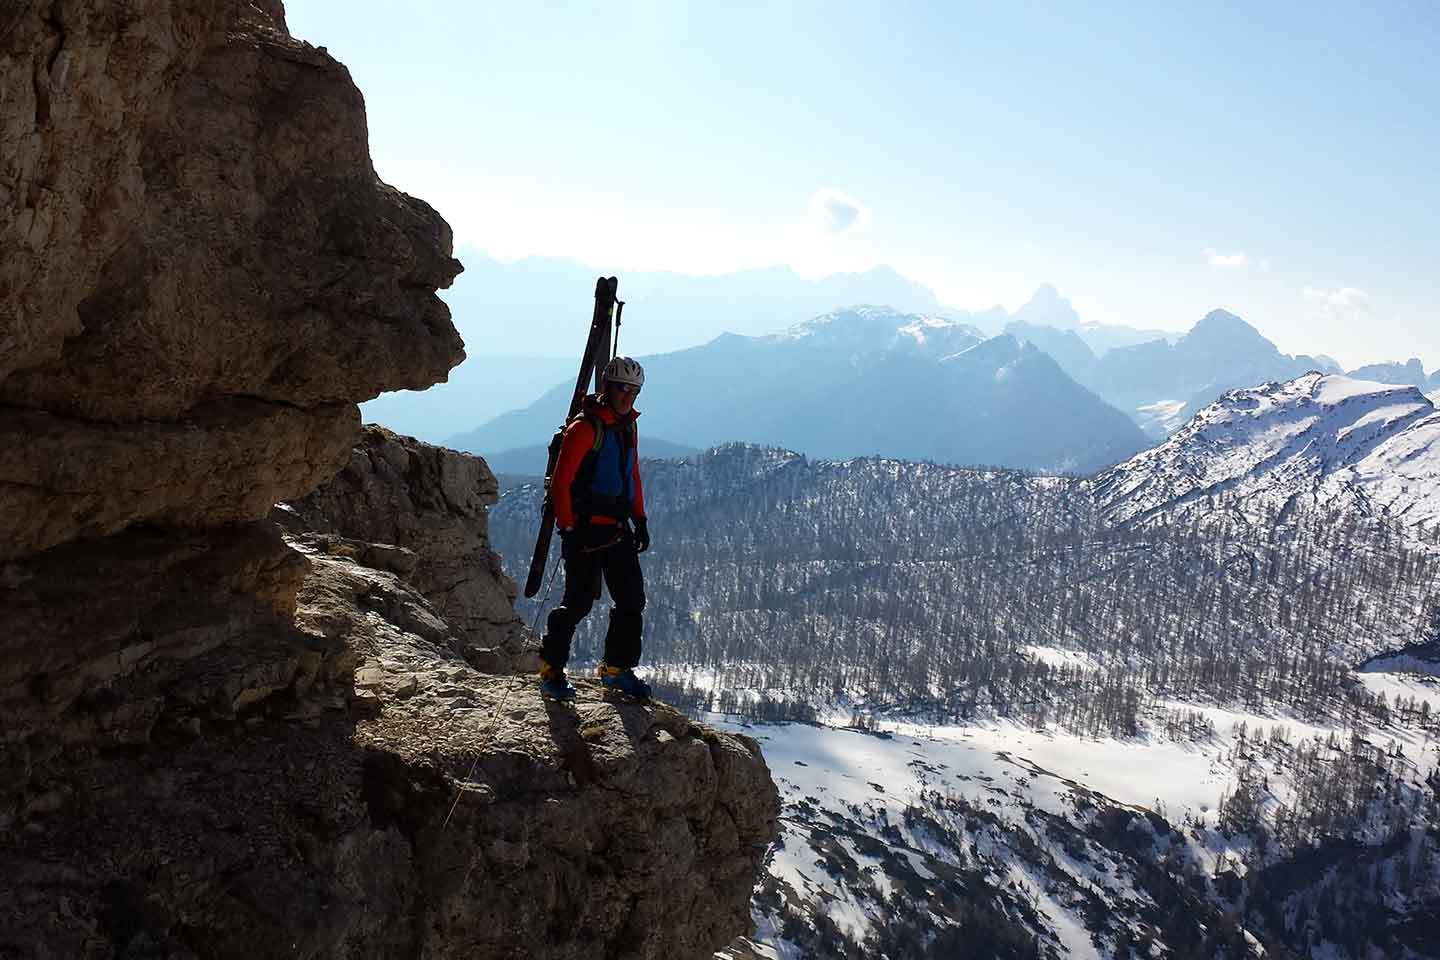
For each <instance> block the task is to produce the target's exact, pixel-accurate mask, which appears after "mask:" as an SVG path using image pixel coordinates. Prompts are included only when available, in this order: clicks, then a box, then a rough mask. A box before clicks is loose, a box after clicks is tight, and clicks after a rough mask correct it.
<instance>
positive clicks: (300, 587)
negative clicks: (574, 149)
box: [0, 0, 777, 958]
mask: <svg viewBox="0 0 1440 960" xmlns="http://www.w3.org/2000/svg"><path fill="white" fill-rule="evenodd" d="M0 82H3V84H4V89H5V91H6V97H5V99H4V101H3V109H0V245H3V256H0V443H3V444H4V445H5V449H6V451H7V454H6V456H5V457H4V458H3V459H0V957H3V958H9V957H27V958H29V957H38V958H48V957H55V958H60V957H64V958H70V957H121V956H124V957H140V956H143V957H267V956H286V957H371V956H373V957H403V956H422V955H423V956H432V957H444V956H461V955H464V956H468V957H547V958H548V957H554V958H561V957H566V958H568V957H577V958H578V957H589V956H615V957H621V956H624V957H654V958H658V957H666V958H670V957H700V956H706V955H708V954H709V953H711V952H713V951H714V950H716V949H718V948H720V947H722V946H724V945H725V944H726V943H728V942H730V941H731V940H733V939H734V938H735V937H737V936H739V935H741V934H744V933H745V932H746V931H747V930H748V928H749V926H750V922H751V921H750V916H749V911H748V901H749V896H750V892H751V888H752V886H753V882H754V879H755V876H756V872H757V870H758V867H759V864H760V860H761V857H762V855H763V852H764V848H765V846H766V844H768V842H769V841H770V839H771V837H772V836H773V833H774V827H775V816H776V812H777V801H776V792H775V787H774V784H773V782H772V781H771V778H770V775H769V772H768V770H767V769H766V766H765V764H764V761H763V759H762V758H761V757H760V754H759V749H758V747H757V746H756V745H755V743H754V742H753V741H749V740H747V739H746V738H744V737H739V736H734V735H728V734H721V733H717V732H715V731H712V730H709V729H707V728H704V727H701V726H699V725H696V724H694V723H692V722H690V721H689V720H687V719H685V718H684V717H682V716H681V715H680V714H678V713H676V712H675V711H673V710H671V709H669V708H668V707H666V706H664V705H662V704H653V705H652V704H647V705H640V704H632V703H628V702H616V701H611V700H607V699H605V698H604V697H603V696H602V695H601V693H600V691H599V690H598V689H597V688H595V687H593V686H591V685H587V684H583V683H582V684H581V696H580V699H579V701H578V703H577V704H576V705H575V706H574V707H573V708H553V707H547V706H546V705H545V704H543V703H542V701H540V699H539V698H538V697H537V695H536V690H535V687H534V683H533V679H532V678H531V677H529V676H526V675H523V674H521V673H517V672H516V671H517V670H521V669H525V668H527V667H528V666H529V664H528V663H527V661H528V660H529V656H528V647H529V640H530V636H529V634H528V632H527V631H526V629H525V627H524V625H523V624H521V623H520V622H519V620H518V619H517V618H516V616H515V614H514V610H513V605H512V604H513V598H514V593H515V588H514V584H513V583H512V582H511V581H509V579H508V578H507V577H505V575H504V574H503V573H502V572H501V569H500V564H499V558H498V557H497V556H496V555H495V554H494V553H493V552H492V551H491V550H490V547H489V541H488V535H487V531H486V523H487V518H486V511H487V508H488V506H489V504H490V503H492V502H493V501H494V499H495V496H496V493H495V482H494V478H493V476H491V474H490V472H489V469H488V468H487V467H486V466H485V464H484V462H483V461H481V460H479V459H478V458H475V457H470V456H467V455H464V454H458V453H454V452H452V451H447V450H442V449H439V448H434V447H427V446H426V445H424V444H420V443H418V442H416V441H413V440H410V439H409V438H403V437H399V436H396V435H395V434H392V433H389V432H387V431H383V430H379V429H367V430H365V431H364V432H363V433H362V431H361V429H360V423H359V415H358V410H357V407H356V403H357V402H358V401H361V400H365V399H368V398H370V397H373V396H375V395H376V394H378V393H379V392H381V391H384V390H391V389H396V388H401V387H410V388H423V387H425V386H427V385H430V384H433V383H436V382H438V381H440V380H443V379H444V378H445V377H446V376H447V373H448V371H449V370H450V369H451V368H452V367H453V366H454V365H455V364H457V363H459V362H460V361H461V360H462V359H463V357H464V352H463V345H462V344H461V341H460V338H459V336H458V335H457V334H456V332H455V329H454V327H453V325H452V324H451V322H450V319H449V314H448V311H447V309H446V308H445V306H444V304H443V303H442V302H441V301H440V300H439V298H438V297H437V296H436V293H435V291H436V290H437V289H438V288H441V287H444V286H446V285H448V284H449V282H450V281H451V279H452V278H453V277H454V276H455V274H456V273H457V272H458V271H459V269H460V265H459V264H458V262H457V261H455V260H454V259H453V257H452V256H451V241H450V232H449V228H448V226H447V225H446V224H445V222H444V220H443V219H442V218H441V217H440V216H439V215H438V214H437V213H436V212H435V211H434V210H432V209H431V208H430V207H429V206H427V205H426V204H425V203H424V202H423V201H420V200H417V199H415V198H412V197H409V196H406V195H405V194H403V193H400V192H399V191H396V190H394V189H393V188H391V187H389V186H387V185H385V184H384V183H382V182H381V181H380V180H379V179H378V178H377V177H376V175H375V173H374V171H373V168H372V166H371V163H370V158H369V152H368V145H367V138H366V128H365V117H364V110H363V103H362V100H361V97H360V93H359V91H358V90H356V88H355V86H354V85H353V83H351V81H350V78H349V75H348V73H347V72H346V70H345V68H344V67H343V66H341V65H340V64H338V63H337V62H335V61H334V60H333V59H332V58H330V57H329V55H328V54H326V53H325V51H324V50H323V49H317V48H315V47H311V46H310V45H308V44H305V43H302V42H299V41H296V40H294V39H293V38H291V37H290V36H289V34H288V32H287V30H286V27H285V21H284V12H283V10H282V9H281V7H280V5H279V4H278V3H277V2H274V0H255V2H242V0H108V2H94V3H70V2H64V0H62V2H58V3H47V4H21V5H18V6H15V7H14V9H9V8H7V9H6V11H5V12H3V13H0ZM317 487H318V488H319V489H317ZM277 503H281V506H279V507H278V508H277V507H276V506H275V505H276V504H277Z"/></svg>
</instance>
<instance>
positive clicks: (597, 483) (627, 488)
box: [570, 410, 635, 520]
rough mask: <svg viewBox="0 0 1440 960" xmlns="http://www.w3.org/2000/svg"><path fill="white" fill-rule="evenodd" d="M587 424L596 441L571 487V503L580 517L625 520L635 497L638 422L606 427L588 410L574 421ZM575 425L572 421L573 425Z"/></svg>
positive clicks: (592, 444)
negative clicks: (636, 424) (592, 430)
mask: <svg viewBox="0 0 1440 960" xmlns="http://www.w3.org/2000/svg"><path fill="white" fill-rule="evenodd" d="M581 419H583V420H586V421H588V422H589V424H590V426H591V427H592V428H593V429H594V431H595V439H594V440H593V441H591V443H590V450H589V452H588V453H586V454H585V459H584V460H582V461H580V468H579V469H578V470H576V471H575V481H574V483H572V484H571V485H570V501H571V503H572V504H573V505H574V510H575V513H576V515H577V516H581V517H585V518H586V519H588V518H590V517H592V516H603V517H611V518H613V519H615V520H626V519H628V518H629V516H630V506H631V504H632V503H633V501H634V496H635V490H634V485H635V480H634V469H635V420H634V418H633V417H632V418H629V419H626V420H625V421H623V422H621V423H613V424H612V423H606V422H605V421H604V420H602V419H600V417H598V416H596V415H595V414H593V413H591V412H590V411H589V410H586V411H583V412H581V413H580V414H578V415H577V416H576V417H575V420H581ZM574 422H575V421H574V420H572V421H571V423H574Z"/></svg>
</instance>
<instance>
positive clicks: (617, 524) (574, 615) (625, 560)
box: [540, 357, 650, 700]
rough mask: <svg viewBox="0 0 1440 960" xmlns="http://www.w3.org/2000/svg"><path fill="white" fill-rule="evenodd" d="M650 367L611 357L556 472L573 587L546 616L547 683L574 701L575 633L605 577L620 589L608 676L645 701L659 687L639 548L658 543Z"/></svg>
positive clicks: (546, 688) (613, 592) (551, 692)
mask: <svg viewBox="0 0 1440 960" xmlns="http://www.w3.org/2000/svg"><path fill="white" fill-rule="evenodd" d="M644 384H645V371H644V370H643V369H641V367H640V364H638V363H636V362H635V361H634V360H632V359H631V358H629V357H615V358H614V359H612V360H611V361H610V362H609V363H607V364H606V365H605V370H604V372H603V374H602V375H601V391H600V393H598V394H594V395H592V396H589V397H586V398H585V402H584V404H583V406H582V407H581V410H580V413H579V414H578V415H577V416H576V417H575V418H574V419H572V420H571V421H570V423H569V424H567V425H566V427H565V438H564V440H563V442H562V443H561V446H560V459H559V460H558V461H557V462H556V465H555V472H554V474H553V475H552V476H551V479H550V496H551V499H552V501H553V503H554V506H555V526H556V527H557V528H559V530H560V543H561V547H560V555H561V557H562V558H563V559H564V562H565V595H564V597H563V599H561V601H560V606H558V607H556V608H555V609H554V610H552V611H550V616H549V617H548V618H547V619H546V621H545V637H544V639H543V640H542V641H541V644H540V691H541V693H542V694H544V695H545V696H546V697H549V698H551V699H555V700H571V699H574V697H575V688H574V687H573V686H571V685H570V683H569V681H568V680H567V679H566V678H565V665H566V663H567V662H569V660H570V638H571V637H572V636H574V634H575V627H576V626H577V625H578V624H579V623H580V621H581V620H583V619H584V618H585V615H586V614H587V613H589V612H590V607H591V605H592V604H593V603H594V602H595V597H596V596H598V595H599V593H600V576H601V574H602V573H603V575H604V577H605V585H606V586H607V587H608V588H609V590H610V599H611V603H612V606H611V607H610V624H609V628H608V629H607V630H606V631H605V659H604V661H603V662H602V663H601V664H600V671H599V672H600V682H601V683H603V684H604V685H605V686H606V687H607V688H610V689H614V690H618V691H620V692H622V693H626V694H629V695H630V696H633V697H637V698H640V699H644V698H646V697H649V696H650V687H649V685H648V684H646V683H645V681H644V680H641V679H640V678H639V677H637V676H636V675H635V669H634V668H635V665H636V664H637V663H639V662H640V630H641V625H642V621H641V612H642V611H643V610H644V609H645V578H644V576H643V574H642V573H641V571H640V560H639V555H640V554H642V553H644V552H645V551H646V550H648V549H649V548H650V531H649V527H648V524H647V522H646V519H645V496H644V491H643V489H642V487H641V485H640V458H639V455H638V453H637V451H636V432H635V418H636V417H638V416H639V415H640V414H639V412H638V411H637V410H635V398H636V396H637V395H638V394H639V393H640V388H641V387H642V386H644Z"/></svg>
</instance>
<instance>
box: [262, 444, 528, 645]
mask: <svg viewBox="0 0 1440 960" xmlns="http://www.w3.org/2000/svg"><path fill="white" fill-rule="evenodd" d="M499 496H500V490H499V485H498V484H497V483H496V480H495V475H494V474H493V473H491V472H490V467H489V466H488V465H487V464H486V463H485V461H484V460H482V459H481V458H479V457H477V456H473V455H471V454H468V453H460V452H457V451H455V450H447V449H445V448H444V447H436V446H431V445H430V444H427V443H422V442H420V441H419V440H416V439H415V438H413V437H405V436H401V435H399V434H396V433H393V432H392V431H390V430H387V429H385V428H384V427H381V426H377V425H375V424H367V425H366V426H365V428H364V430H363V432H362V434H361V437H360V441H359V443H357V444H356V445H355V447H354V448H353V449H352V450H351V451H350V462H349V463H347V464H346V465H345V467H344V469H342V470H341V471H340V472H339V473H338V474H337V475H336V476H335V477H333V478H332V479H331V480H329V481H327V482H326V483H325V484H323V485H322V486H321V487H319V488H318V489H316V490H314V491H313V492H311V493H310V494H308V495H307V496H305V497H304V498H302V499H299V500H295V501H292V502H291V503H289V504H287V505H286V507H285V508H284V509H282V510H280V511H277V514H276V516H277V519H279V520H280V521H281V522H282V523H283V524H285V525H286V527H287V528H288V529H291V530H296V531H298V530H307V531H315V532H320V533H335V534H339V535H340V536H342V537H345V538H348V539H351V540H355V541H361V542H366V543H370V544H391V545H394V546H395V547H397V548H400V549H401V550H404V551H407V552H410V553H412V554H413V555H414V561H413V566H412V568H411V569H408V570H401V571H397V572H401V573H402V574H403V575H404V576H405V579H406V580H407V581H409V582H410V583H411V584H413V585H414V586H415V588H416V589H417V590H419V591H420V593H421V594H423V595H424V597H425V599H427V600H428V601H429V602H430V603H431V605H433V606H434V607H435V609H436V611H437V612H438V613H439V614H440V615H441V616H442V617H444V618H445V621H446V622H447V623H449V624H450V625H451V626H453V627H454V628H455V629H456V630H457V631H459V633H460V634H461V635H462V636H463V637H465V638H466V639H467V641H468V653H467V655H468V656H469V658H470V661H471V662H472V663H474V664H476V665H477V666H479V667H481V668H482V669H487V670H491V671H520V672H528V671H531V670H533V669H534V668H535V659H534V650H533V649H531V647H533V646H534V644H533V643H532V644H527V640H526V634H527V632H528V631H526V629H525V626H524V624H522V623H521V621H520V619H519V617H517V616H516V615H515V593H516V587H515V582H514V581H513V580H511V579H510V577H509V576H508V575H506V573H505V571H504V569H503V568H502V566H501V561H500V556H499V554H497V553H495V552H494V551H493V550H491V549H490V540H489V532H488V530H489V524H488V519H487V514H486V510H487V508H488V507H489V506H490V505H491V504H493V503H495V501H496V500H497V499H499ZM372 565H382V564H381V561H378V560H375V561H372Z"/></svg>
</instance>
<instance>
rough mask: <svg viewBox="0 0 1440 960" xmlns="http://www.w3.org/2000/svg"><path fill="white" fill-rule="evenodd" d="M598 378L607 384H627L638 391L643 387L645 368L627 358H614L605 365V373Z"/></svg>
mask: <svg viewBox="0 0 1440 960" xmlns="http://www.w3.org/2000/svg"><path fill="white" fill-rule="evenodd" d="M600 378H601V379H602V380H604V381H605V382H606V383H607V384H610V383H628V384H630V386H632V387H634V388H635V389H636V390H639V389H640V388H641V387H643V386H645V368H644V367H642V366H640V364H639V363H637V362H635V361H634V360H632V359H630V358H629V357H616V358H615V359H613V360H611V361H610V362H609V363H607V364H605V372H604V373H603V374H601V375H600Z"/></svg>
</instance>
